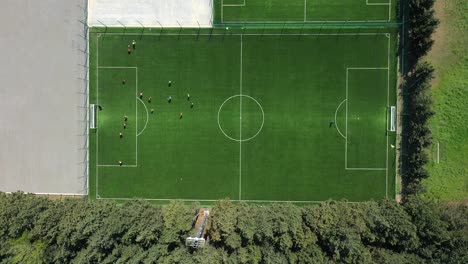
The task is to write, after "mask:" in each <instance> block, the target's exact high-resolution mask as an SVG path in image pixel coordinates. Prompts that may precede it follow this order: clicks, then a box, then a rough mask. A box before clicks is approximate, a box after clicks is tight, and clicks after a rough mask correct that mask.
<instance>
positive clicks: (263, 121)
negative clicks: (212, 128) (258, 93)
mask: <svg viewBox="0 0 468 264" xmlns="http://www.w3.org/2000/svg"><path fill="white" fill-rule="evenodd" d="M239 96H241V97H247V98H249V99H252V100H253V101H254V102H255V103H257V105H258V106H259V107H260V110H261V111H262V125H261V126H260V129H259V130H258V131H257V133H255V135H253V136H251V137H249V138H247V139H238V138H233V137H231V136H229V135H228V134H226V132H224V130H223V128H222V127H221V124H220V123H219V114H220V113H221V109H222V108H223V106H224V104H225V103H226V102H227V101H229V100H231V99H232V98H234V97H239ZM264 123H265V112H264V111H263V107H262V105H261V104H260V103H259V102H258V101H257V100H255V98H253V97H251V96H248V95H245V94H242V95H240V94H236V95H233V96H231V97H229V98H228V99H226V100H225V101H224V102H223V103H222V104H221V106H220V107H219V109H218V127H219V129H220V130H221V132H222V133H223V134H224V136H226V137H227V138H229V139H230V140H233V141H244V142H245V141H249V140H251V139H253V138H255V137H256V136H257V135H258V134H259V133H260V131H262V129H263V125H264Z"/></svg>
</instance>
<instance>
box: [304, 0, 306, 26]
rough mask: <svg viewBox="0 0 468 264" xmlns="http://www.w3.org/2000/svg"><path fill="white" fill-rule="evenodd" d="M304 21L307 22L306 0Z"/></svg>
mask: <svg viewBox="0 0 468 264" xmlns="http://www.w3.org/2000/svg"><path fill="white" fill-rule="evenodd" d="M304 22H307V0H304Z"/></svg>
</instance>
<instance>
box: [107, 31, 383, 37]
mask: <svg viewBox="0 0 468 264" xmlns="http://www.w3.org/2000/svg"><path fill="white" fill-rule="evenodd" d="M103 34H104V33H103ZM105 34H106V35H118V36H123V35H124V34H123V33H105ZM386 34H389V33H365V32H362V33H302V34H301V33H283V34H278V33H264V34H262V33H232V34H229V35H232V36H241V35H243V36H378V35H386ZM125 35H126V36H141V33H125ZM145 36H225V34H223V33H213V34H210V33H200V34H197V33H180V34H178V33H163V34H159V33H145Z"/></svg>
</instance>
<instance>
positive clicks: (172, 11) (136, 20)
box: [88, 0, 213, 27]
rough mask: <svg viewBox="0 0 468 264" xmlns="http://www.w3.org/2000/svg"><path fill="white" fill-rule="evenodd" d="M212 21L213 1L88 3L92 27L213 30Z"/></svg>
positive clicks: (93, 0)
mask: <svg viewBox="0 0 468 264" xmlns="http://www.w3.org/2000/svg"><path fill="white" fill-rule="evenodd" d="M212 17H213V4H212V0H138V1H128V0H89V15H88V18H89V20H88V23H89V25H90V26H99V27H102V26H103V25H102V24H105V25H106V26H108V27H122V26H123V25H125V26H126V27H141V26H142V25H144V26H145V27H160V26H161V25H162V26H164V27H179V26H182V27H198V26H199V25H200V26H201V27H210V26H211V25H212Z"/></svg>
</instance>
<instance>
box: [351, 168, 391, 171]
mask: <svg viewBox="0 0 468 264" xmlns="http://www.w3.org/2000/svg"><path fill="white" fill-rule="evenodd" d="M386 169H387V168H346V170H376V171H378V170H386Z"/></svg>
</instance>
